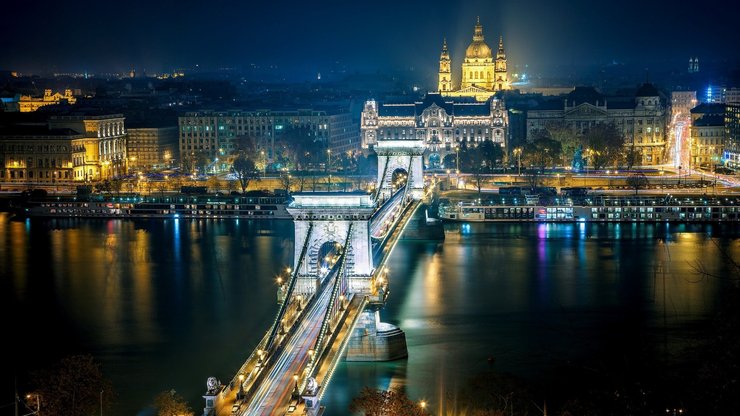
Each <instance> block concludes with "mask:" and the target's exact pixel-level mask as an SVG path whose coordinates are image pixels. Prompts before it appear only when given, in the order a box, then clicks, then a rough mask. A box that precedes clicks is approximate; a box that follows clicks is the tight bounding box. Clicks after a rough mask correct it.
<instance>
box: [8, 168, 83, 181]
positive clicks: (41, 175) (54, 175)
mask: <svg viewBox="0 0 740 416" xmlns="http://www.w3.org/2000/svg"><path fill="white" fill-rule="evenodd" d="M26 172H27V173H26ZM0 178H5V170H0ZM8 178H9V179H69V171H68V170H64V171H48V170H39V171H33V170H29V171H24V170H18V171H16V170H10V172H8Z"/></svg>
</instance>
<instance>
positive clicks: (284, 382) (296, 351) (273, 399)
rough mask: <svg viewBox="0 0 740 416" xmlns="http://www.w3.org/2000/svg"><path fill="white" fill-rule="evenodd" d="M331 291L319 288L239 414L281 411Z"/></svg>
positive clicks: (312, 344) (266, 414)
mask: <svg viewBox="0 0 740 416" xmlns="http://www.w3.org/2000/svg"><path fill="white" fill-rule="evenodd" d="M330 298H331V290H323V291H322V293H321V294H320V296H319V298H318V299H317V301H316V302H315V303H314V304H313V305H312V306H311V309H310V310H309V311H308V312H307V313H306V314H305V315H304V316H303V319H302V322H301V324H300V326H299V328H298V330H297V331H296V333H295V334H294V335H293V337H292V338H291V339H290V340H289V342H288V344H287V345H286V346H285V349H284V351H283V353H282V354H280V357H278V358H276V360H277V361H276V362H275V364H274V365H273V367H272V369H271V370H270V373H269V374H268V375H267V377H266V378H265V379H264V382H263V384H262V385H261V386H259V388H258V389H257V391H256V392H255V394H254V396H253V397H252V400H251V402H250V403H249V406H246V410H242V411H240V413H239V414H240V415H245V416H246V415H249V416H256V415H263V416H268V415H281V414H284V413H285V411H286V409H287V406H288V404H289V402H290V398H291V395H292V393H293V390H294V388H295V382H294V381H293V375H294V374H297V373H299V372H300V371H301V370H302V369H303V368H304V367H305V363H306V360H308V350H310V349H311V348H313V346H314V343H315V342H316V338H317V337H318V335H319V331H320V330H321V323H322V320H323V318H324V314H325V313H326V309H327V308H328V306H329V300H330Z"/></svg>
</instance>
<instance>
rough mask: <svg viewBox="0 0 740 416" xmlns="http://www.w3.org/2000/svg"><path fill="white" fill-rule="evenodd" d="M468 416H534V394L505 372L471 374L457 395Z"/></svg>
mask: <svg viewBox="0 0 740 416" xmlns="http://www.w3.org/2000/svg"><path fill="white" fill-rule="evenodd" d="M460 400H461V402H462V403H463V405H464V406H465V407H466V408H467V414H472V415H496V416H498V415H501V416H504V415H537V414H542V413H541V412H539V411H538V409H537V407H536V406H535V403H536V401H535V397H534V396H533V395H532V393H531V391H530V389H529V387H528V386H527V385H526V384H525V383H524V382H523V381H522V380H520V379H518V378H516V377H514V376H512V375H509V374H505V373H498V372H495V371H486V372H483V373H480V374H477V375H476V376H475V377H473V378H472V379H471V380H470V381H469V382H468V384H467V385H466V386H465V388H464V389H463V390H462V392H461V394H460Z"/></svg>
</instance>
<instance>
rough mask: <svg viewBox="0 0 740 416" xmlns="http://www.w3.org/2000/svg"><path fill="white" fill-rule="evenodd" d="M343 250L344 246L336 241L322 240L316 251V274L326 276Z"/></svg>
mask: <svg viewBox="0 0 740 416" xmlns="http://www.w3.org/2000/svg"><path fill="white" fill-rule="evenodd" d="M343 252H344V247H342V244H340V243H339V242H338V241H326V242H324V243H323V244H322V245H321V246H320V247H319V250H318V252H317V257H316V260H317V261H316V269H317V270H316V274H317V275H319V276H321V277H323V276H326V275H327V274H328V273H329V271H331V269H332V267H334V265H336V263H337V261H339V258H340V257H341V255H342V253H343Z"/></svg>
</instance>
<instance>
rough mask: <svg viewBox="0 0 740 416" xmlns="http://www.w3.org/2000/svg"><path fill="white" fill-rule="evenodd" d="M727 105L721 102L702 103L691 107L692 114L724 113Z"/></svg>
mask: <svg viewBox="0 0 740 416" xmlns="http://www.w3.org/2000/svg"><path fill="white" fill-rule="evenodd" d="M724 113H725V105H724V104H721V103H701V104H699V105H697V106H696V107H694V108H692V109H691V114H724Z"/></svg>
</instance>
